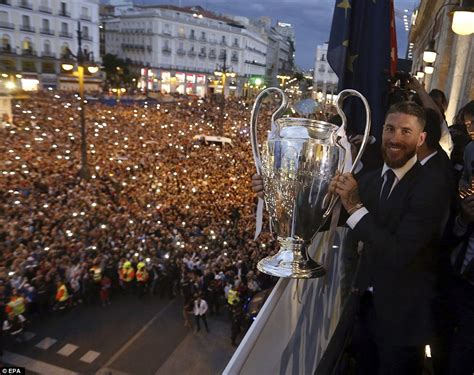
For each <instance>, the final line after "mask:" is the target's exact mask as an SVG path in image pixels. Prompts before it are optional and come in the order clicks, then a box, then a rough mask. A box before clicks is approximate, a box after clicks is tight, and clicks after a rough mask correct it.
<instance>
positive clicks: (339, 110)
mask: <svg viewBox="0 0 474 375" xmlns="http://www.w3.org/2000/svg"><path fill="white" fill-rule="evenodd" d="M349 96H357V97H358V98H359V99H360V100H362V103H364V107H365V131H364V137H363V138H362V143H361V145H360V149H359V152H358V153H357V156H356V158H355V159H354V160H353V161H352V167H351V170H350V172H351V173H352V172H353V171H354V169H355V167H356V165H357V163H358V162H359V161H360V158H361V157H362V154H363V153H364V151H365V147H366V146H367V143H368V142H369V138H370V125H371V123H372V121H371V114H370V107H369V102H368V101H367V99H366V98H365V96H364V95H362V94H361V93H360V92H359V91H356V90H353V89H346V90H342V91H341V92H340V93H339V95H338V96H337V99H336V109H337V113H338V114H339V116H341V118H342V126H344V129H346V130H347V117H346V114H345V113H344V111H343V110H342V103H343V102H344V100H345V99H346V98H348V97H349Z"/></svg>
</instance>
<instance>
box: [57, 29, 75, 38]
mask: <svg viewBox="0 0 474 375" xmlns="http://www.w3.org/2000/svg"><path fill="white" fill-rule="evenodd" d="M59 36H60V37H62V38H72V34H71V33H70V32H68V31H61V32H60V33H59Z"/></svg>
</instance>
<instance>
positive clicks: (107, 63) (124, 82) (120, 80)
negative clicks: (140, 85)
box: [102, 53, 138, 87]
mask: <svg viewBox="0 0 474 375" xmlns="http://www.w3.org/2000/svg"><path fill="white" fill-rule="evenodd" d="M102 64H103V66H104V72H105V74H106V82H107V85H108V86H109V87H130V86H135V85H134V79H135V80H136V79H137V78H138V74H136V73H135V72H133V71H131V70H130V68H129V66H130V61H126V60H123V59H121V58H119V57H117V55H112V54H110V53H108V54H106V55H104V56H103V58H102Z"/></svg>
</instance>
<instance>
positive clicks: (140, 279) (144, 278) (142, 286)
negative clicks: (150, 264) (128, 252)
mask: <svg viewBox="0 0 474 375" xmlns="http://www.w3.org/2000/svg"><path fill="white" fill-rule="evenodd" d="M147 284H148V271H147V270H146V268H145V263H144V262H139V263H138V264H137V286H138V295H139V296H140V297H141V296H143V295H144V294H145V291H146V287H147Z"/></svg>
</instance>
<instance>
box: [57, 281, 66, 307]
mask: <svg viewBox="0 0 474 375" xmlns="http://www.w3.org/2000/svg"><path fill="white" fill-rule="evenodd" d="M56 287H57V289H56V297H55V299H56V308H57V310H64V309H65V308H66V305H67V301H68V299H69V292H68V290H67V287H66V284H65V283H64V281H62V280H59V281H58V282H57V283H56Z"/></svg>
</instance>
